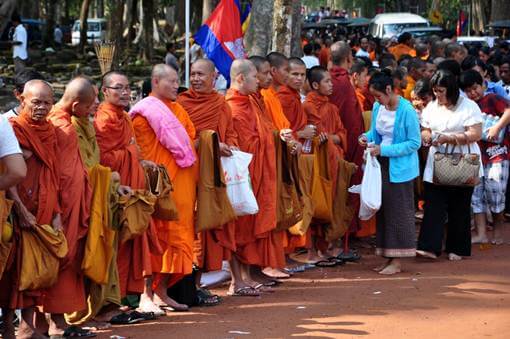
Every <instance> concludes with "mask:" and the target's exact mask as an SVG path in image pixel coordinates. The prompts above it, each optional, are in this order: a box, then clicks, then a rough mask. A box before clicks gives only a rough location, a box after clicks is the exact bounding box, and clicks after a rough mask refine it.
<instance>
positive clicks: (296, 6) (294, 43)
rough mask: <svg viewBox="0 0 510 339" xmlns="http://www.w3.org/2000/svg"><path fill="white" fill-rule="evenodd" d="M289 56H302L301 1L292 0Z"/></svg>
mask: <svg viewBox="0 0 510 339" xmlns="http://www.w3.org/2000/svg"><path fill="white" fill-rule="evenodd" d="M291 37H292V38H291V46H290V52H291V56H294V57H301V56H303V49H302V48H301V1H299V0H293V2H292V34H291Z"/></svg>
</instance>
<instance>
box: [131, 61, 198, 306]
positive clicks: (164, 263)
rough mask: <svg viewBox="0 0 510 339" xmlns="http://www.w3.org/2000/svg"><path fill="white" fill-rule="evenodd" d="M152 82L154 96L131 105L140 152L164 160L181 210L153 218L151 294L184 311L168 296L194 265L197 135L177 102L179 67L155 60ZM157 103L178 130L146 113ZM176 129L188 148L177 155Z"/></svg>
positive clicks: (164, 304)
mask: <svg viewBox="0 0 510 339" xmlns="http://www.w3.org/2000/svg"><path fill="white" fill-rule="evenodd" d="M151 85H152V93H151V96H150V97H148V98H145V99H143V100H142V101H140V102H139V103H137V104H136V105H135V106H134V107H132V109H131V111H130V115H131V117H132V119H133V127H134V130H135V135H136V140H137V142H138V145H139V146H140V150H141V154H142V157H143V158H144V159H149V160H151V161H153V162H155V163H158V164H162V165H164V166H165V168H166V170H167V171H168V174H169V176H170V179H171V181H172V186H173V192H172V198H173V200H174V201H175V204H176V206H177V209H178V211H179V220H177V221H167V220H159V219H156V218H154V219H153V220H154V223H155V224H156V229H157V237H158V239H159V242H160V243H161V246H162V247H163V253H162V254H158V255H153V256H152V268H153V271H154V272H155V279H154V282H153V284H152V287H153V295H152V300H153V302H154V303H155V304H156V305H158V306H160V307H161V308H163V309H165V310H168V309H170V310H175V311H184V310H187V309H188V307H187V306H186V305H183V304H179V303H177V302H175V301H174V300H173V299H171V298H169V297H168V296H167V288H168V287H169V285H171V284H173V283H175V282H177V281H179V280H180V279H181V278H182V277H184V276H185V275H188V274H191V273H192V269H193V241H194V237H195V228H194V214H193V212H194V209H195V202H196V186H197V183H198V162H197V157H196V154H195V150H194V149H193V142H192V141H193V140H194V139H195V135H196V131H195V127H194V126H193V123H192V122H191V120H190V118H189V116H188V113H187V112H186V111H185V110H184V108H183V107H182V106H181V105H180V104H178V103H177V102H175V99H176V98H177V89H178V88H179V77H178V75H177V72H176V71H175V70H174V69H173V68H172V67H170V66H168V65H164V64H159V65H156V66H154V68H153V70H152V80H151ZM149 105H150V106H149ZM155 105H158V107H160V109H162V110H161V112H162V113H161V114H165V116H164V117H163V119H167V121H170V122H171V123H170V124H171V125H172V126H174V123H175V124H178V127H177V128H178V130H176V129H172V130H171V131H167V132H164V133H163V132H161V131H160V129H159V128H158V126H159V127H161V126H162V122H159V123H158V124H159V125H158V124H157V123H156V121H155V120H154V119H153V118H152V117H151V116H149V115H148V114H150V111H151V109H150V108H148V109H147V111H144V110H145V109H146V108H147V107H154V106H155ZM170 119H172V120H170ZM179 123H180V124H179ZM177 131H181V132H182V134H180V135H179V138H180V137H182V138H185V140H179V142H180V143H182V144H183V148H182V150H183V152H185V153H184V155H183V157H182V158H181V156H182V154H180V153H179V156H178V155H176V153H175V151H174V150H173V149H172V148H171V146H172V145H171V144H172V142H169V141H168V138H172V137H175V135H176V134H175V133H176V132H177ZM167 133H168V134H167ZM172 140H175V139H172ZM169 145H170V146H169Z"/></svg>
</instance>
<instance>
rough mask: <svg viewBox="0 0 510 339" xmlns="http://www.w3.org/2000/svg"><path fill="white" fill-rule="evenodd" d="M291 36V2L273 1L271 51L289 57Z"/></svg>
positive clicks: (284, 0)
mask: <svg viewBox="0 0 510 339" xmlns="http://www.w3.org/2000/svg"><path fill="white" fill-rule="evenodd" d="M291 36H292V0H275V1H274V9H273V46H272V50H273V51H277V52H280V53H283V54H285V55H287V56H289V55H290V53H291V51H290V43H291Z"/></svg>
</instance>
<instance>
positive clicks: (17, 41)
mask: <svg viewBox="0 0 510 339" xmlns="http://www.w3.org/2000/svg"><path fill="white" fill-rule="evenodd" d="M11 21H12V25H13V26H14V35H13V36H12V45H13V48H12V59H13V60H14V72H15V73H16V74H18V73H19V72H21V71H23V70H24V69H25V65H26V62H27V59H28V51H27V48H28V36H27V30H26V29H25V27H23V25H22V24H21V18H20V16H19V14H17V13H15V14H13V15H12V18H11Z"/></svg>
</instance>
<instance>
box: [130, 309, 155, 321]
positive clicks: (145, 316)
mask: <svg viewBox="0 0 510 339" xmlns="http://www.w3.org/2000/svg"><path fill="white" fill-rule="evenodd" d="M130 315H132V316H134V317H140V318H143V320H155V319H156V314H154V312H140V311H133V312H131V313H130Z"/></svg>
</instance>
